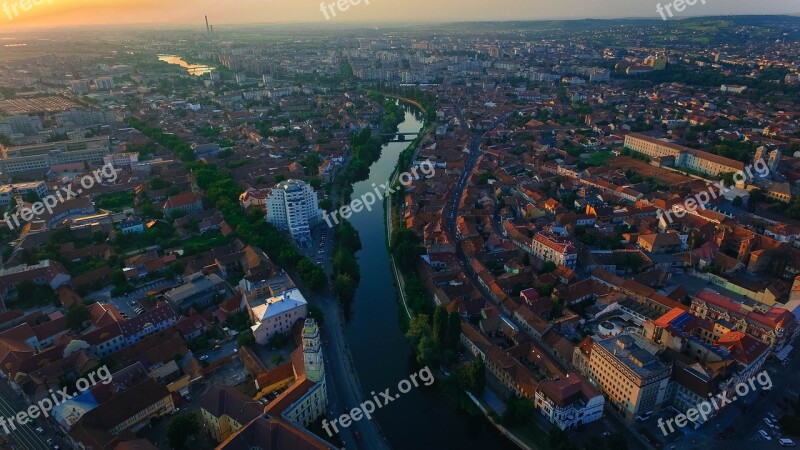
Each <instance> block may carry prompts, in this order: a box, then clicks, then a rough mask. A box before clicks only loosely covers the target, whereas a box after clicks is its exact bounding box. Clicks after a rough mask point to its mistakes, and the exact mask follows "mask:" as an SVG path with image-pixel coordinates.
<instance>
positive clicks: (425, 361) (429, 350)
mask: <svg viewBox="0 0 800 450" xmlns="http://www.w3.org/2000/svg"><path fill="white" fill-rule="evenodd" d="M417 362H419V363H420V364H422V365H425V366H430V365H434V364H437V363H438V362H439V351H438V348H437V346H436V343H435V342H434V341H433V338H431V337H430V336H423V337H422V339H420V341H419V345H417Z"/></svg>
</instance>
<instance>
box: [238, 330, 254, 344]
mask: <svg viewBox="0 0 800 450" xmlns="http://www.w3.org/2000/svg"><path fill="white" fill-rule="evenodd" d="M236 343H237V344H239V347H250V346H252V345H255V343H256V337H255V336H253V332H252V331H248V332H246V333H241V334H239V336H237V337H236Z"/></svg>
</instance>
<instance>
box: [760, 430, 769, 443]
mask: <svg viewBox="0 0 800 450" xmlns="http://www.w3.org/2000/svg"><path fill="white" fill-rule="evenodd" d="M758 432H759V434H761V437H763V438H764V439H766V440H768V441H771V440H772V436H770V435H769V433H767V432H766V431H764V430H758Z"/></svg>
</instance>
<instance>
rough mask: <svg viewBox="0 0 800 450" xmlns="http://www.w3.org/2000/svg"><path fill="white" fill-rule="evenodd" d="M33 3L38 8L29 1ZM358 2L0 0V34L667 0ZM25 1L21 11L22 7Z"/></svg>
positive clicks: (566, 10)
mask: <svg viewBox="0 0 800 450" xmlns="http://www.w3.org/2000/svg"><path fill="white" fill-rule="evenodd" d="M34 1H37V2H40V3H41V4H39V5H34V4H33V3H28V2H34ZM342 1H345V0H342ZM353 1H356V0H353ZM360 1H361V3H360V4H358V5H355V6H349V9H348V10H347V11H340V10H339V9H338V8H336V7H334V10H335V11H336V14H337V15H336V17H332V16H331V18H330V20H327V21H326V19H325V16H324V15H323V14H322V12H321V11H320V0H0V30H1V29H2V28H4V27H8V26H9V25H12V26H13V25H16V26H28V25H35V26H41V25H48V26H51V25H56V26H57V25H67V26H70V25H85V24H115V23H117V24H123V23H124V24H127V23H135V24H148V23H152V24H155V23H159V24H165V23H171V24H189V23H197V24H198V25H199V26H202V23H203V15H205V14H208V15H209V20H210V21H211V22H212V23H214V24H217V26H218V27H219V26H221V25H224V24H232V23H269V22H281V23H286V22H323V23H324V22H327V23H330V24H332V25H335V24H340V23H341V24H344V23H348V22H358V23H377V22H380V23H386V22H398V21H402V22H408V21H424V22H431V21H433V22H447V21H462V20H520V19H551V18H570V19H583V18H619V17H651V18H660V16H658V13H657V12H656V5H657V4H659V2H660V3H662V4H666V3H668V0H360ZM366 1H369V4H366V3H365V2H366ZM696 1H697V5H696V6H689V7H687V8H686V10H685V11H683V12H682V13H677V14H676V15H675V17H676V18H678V17H690V16H698V15H724V14H797V13H800V2H798V1H797V0H696ZM331 2H333V0H325V3H326V4H328V3H331ZM671 2H672V0H669V3H671ZM702 2H705V3H706V4H705V5H703V4H702ZM26 4H27V5H28V10H27V11H25V10H23V8H22V7H21V5H26ZM15 8H16V13H15ZM329 15H330V13H329Z"/></svg>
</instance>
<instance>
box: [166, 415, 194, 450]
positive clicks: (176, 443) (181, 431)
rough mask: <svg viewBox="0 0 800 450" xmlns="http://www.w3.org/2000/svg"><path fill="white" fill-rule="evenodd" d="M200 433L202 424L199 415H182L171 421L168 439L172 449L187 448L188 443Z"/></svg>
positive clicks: (181, 449)
mask: <svg viewBox="0 0 800 450" xmlns="http://www.w3.org/2000/svg"><path fill="white" fill-rule="evenodd" d="M199 431H200V423H199V422H198V420H197V414H195V413H189V414H181V415H179V416H176V417H175V418H173V419H172V420H170V421H169V425H168V426H167V438H168V439H169V445H170V447H172V448H174V449H176V450H183V449H185V448H186V441H187V440H188V439H189V438H190V437H193V436H195V435H197V433H198V432H199Z"/></svg>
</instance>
